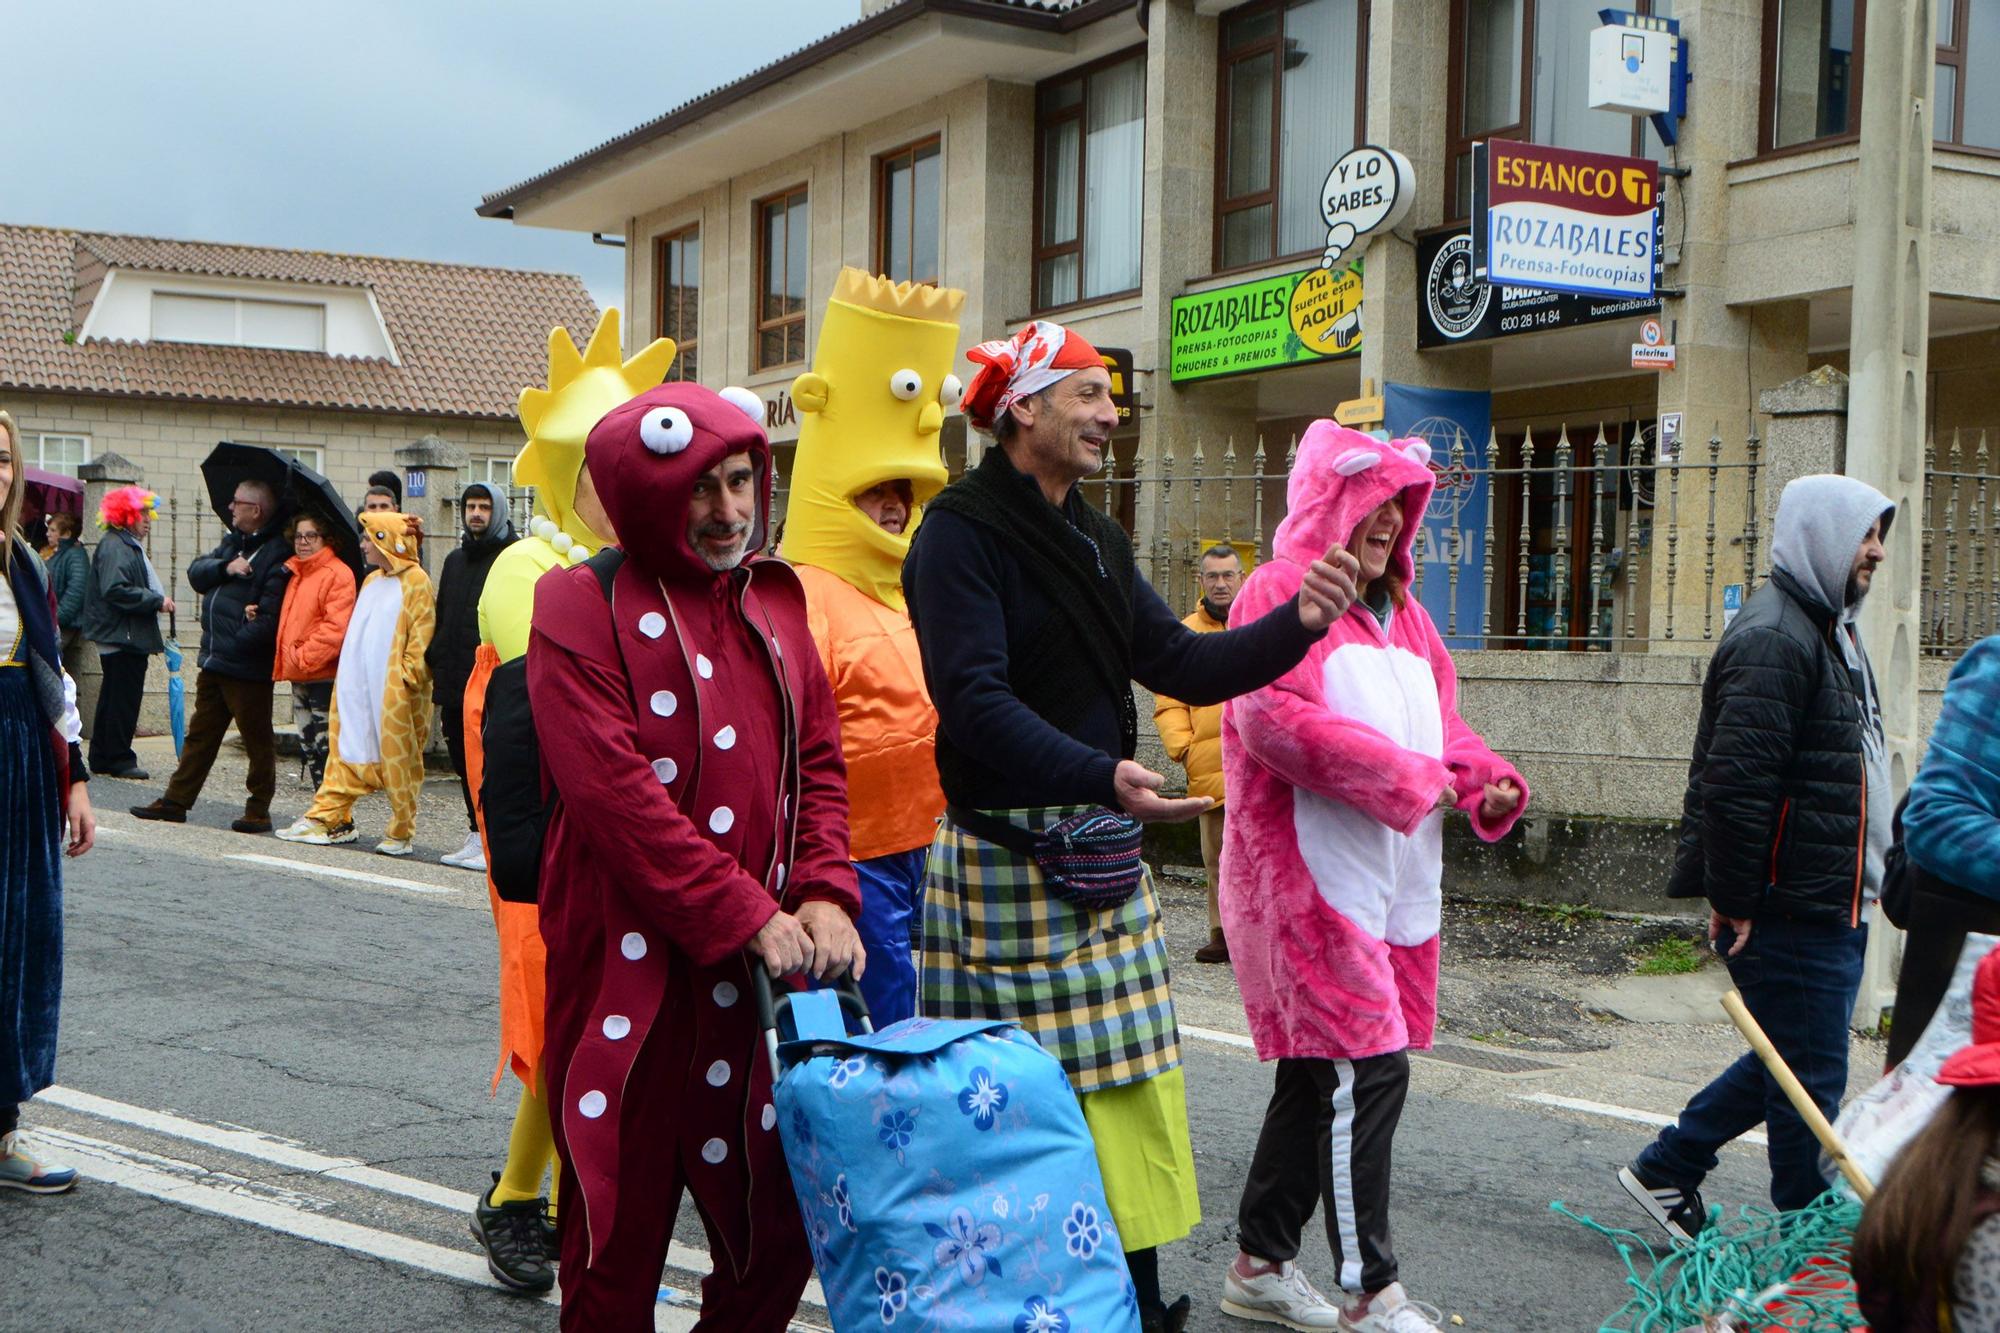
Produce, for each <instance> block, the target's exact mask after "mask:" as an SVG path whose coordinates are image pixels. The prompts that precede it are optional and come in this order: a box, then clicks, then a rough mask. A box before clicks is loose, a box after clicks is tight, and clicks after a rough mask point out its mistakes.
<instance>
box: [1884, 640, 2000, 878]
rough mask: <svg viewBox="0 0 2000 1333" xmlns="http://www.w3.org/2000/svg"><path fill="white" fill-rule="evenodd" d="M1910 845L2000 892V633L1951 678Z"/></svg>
mask: <svg viewBox="0 0 2000 1333" xmlns="http://www.w3.org/2000/svg"><path fill="white" fill-rule="evenodd" d="M1903 846H1904V849H1905V850H1906V851H1908V852H1909V854H1910V857H1911V859H1912V860H1914V861H1915V862H1916V863H1917V864H1918V865H1919V866H1922V867H1923V868H1924V869H1925V870H1928V871H1929V872H1930V873H1931V874H1933V875H1935V876H1937V877H1938V878H1939V879H1941V880H1944V881H1945V882H1947V883H1950V884H1955V885H1957V886H1958V887H1960V888H1962V889H1967V890H1969V891H1971V892H1973V893H1982V894H1985V895H1986V896H1988V897H1990V898H2000V635H1993V636H1990V637H1988V638H1985V639H1981V640H1980V641H1979V642H1978V643H1976V644H1974V645H1973V646H1972V647H1971V649H1969V650H1968V651H1967V652H1966V654H1965V656H1964V657H1961V658H1960V659H1959V660H1958V665H1957V666H1955V667H1953V668H1952V671H1951V679H1950V680H1949V681H1947V682H1946V683H1945V687H1944V711H1943V713H1942V714H1941V715H1940V716H1939V717H1938V723H1937V727H1936V729H1935V730H1933V731H1932V732H1931V742H1930V748H1929V750H1928V751H1926V753H1925V755H1924V762H1923V766H1922V767H1921V768H1919V769H1918V770H1917V777H1916V781H1915V782H1913V783H1911V784H1910V804H1909V806H1908V808H1907V809H1905V810H1904V811H1903Z"/></svg>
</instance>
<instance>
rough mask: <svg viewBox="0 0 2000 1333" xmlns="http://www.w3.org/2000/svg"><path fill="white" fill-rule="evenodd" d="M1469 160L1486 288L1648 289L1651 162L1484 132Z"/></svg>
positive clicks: (1655, 195) (1638, 292)
mask: <svg viewBox="0 0 2000 1333" xmlns="http://www.w3.org/2000/svg"><path fill="white" fill-rule="evenodd" d="M1484 157H1485V165H1484V170H1483V171H1481V170H1479V168H1478V167H1475V168H1474V172H1475V180H1476V181H1478V183H1479V185H1480V187H1481V188H1478V189H1476V190H1475V191H1474V197H1473V219H1472V235H1473V244H1474V246H1475V247H1476V249H1477V251H1478V252H1477V253H1476V254H1475V263H1474V269H1475V273H1476V274H1478V275H1479V276H1483V277H1484V278H1485V280H1486V281H1487V282H1489V283H1492V284H1494V285H1495V286H1510V287H1535V288H1540V289H1541V290H1544V291H1556V292H1577V293H1582V294H1585V295H1591V296H1604V297H1643V298H1649V299H1650V298H1651V297H1652V296H1653V294H1654V290H1655V287H1654V278H1653V274H1654V258H1655V254H1656V249H1655V246H1654V244H1653V239H1654V225H1653V223H1654V211H1655V210H1654V205H1655V203H1656V202H1657V201H1658V199H1659V195H1660V167H1659V164H1658V163H1657V162H1654V161H1653V160H1652V159H1650V158H1644V157H1615V156H1612V155H1611V154H1608V153H1581V152H1577V151H1575V150H1573V149H1568V148H1550V147H1547V146H1545V145H1543V144H1534V143H1517V142H1514V141H1512V140H1507V139H1493V140H1489V141H1488V142H1487V143H1486V144H1485V145H1484Z"/></svg>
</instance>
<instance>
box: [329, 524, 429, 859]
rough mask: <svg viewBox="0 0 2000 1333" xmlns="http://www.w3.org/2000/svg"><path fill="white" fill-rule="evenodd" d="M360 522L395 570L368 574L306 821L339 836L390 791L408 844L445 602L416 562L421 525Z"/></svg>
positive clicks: (393, 829)
mask: <svg viewBox="0 0 2000 1333" xmlns="http://www.w3.org/2000/svg"><path fill="white" fill-rule="evenodd" d="M362 518H363V520H364V522H363V529H364V530H363V534H362V535H363V536H365V537H366V538H367V539H368V541H369V543H370V544H371V545H373V546H374V548H375V549H376V550H377V551H379V552H381V554H382V556H383V557H384V558H385V559H386V560H387V561H388V568H386V569H382V568H377V569H373V570H370V571H369V574H368V578H367V580H366V581H364V582H363V583H362V585H361V592H360V594H359V596H357V597H356V598H355V602H354V614H353V617H352V618H351V619H350V620H349V621H348V623H347V638H346V640H345V641H344V642H343V643H342V644H341V650H340V673H339V675H338V676H336V677H335V679H334V687H333V715H332V721H331V724H330V732H329V735H328V741H327V749H328V755H327V762H326V779H325V781H323V782H321V783H320V785H319V795H318V796H316V797H315V798H314V799H313V803H312V808H311V809H310V810H308V811H306V815H305V817H306V818H307V819H309V820H312V821H314V822H316V823H318V824H320V825H322V826H324V827H325V828H327V829H330V830H332V829H339V828H341V827H342V826H344V825H347V824H350V823H352V822H353V818H354V803H355V802H356V801H357V800H359V799H360V798H361V797H363V796H366V795H367V794H368V793H370V792H375V791H383V792H387V793H388V796H389V828H388V832H387V838H388V839H389V840H390V841H393V842H402V843H407V842H409V841H410V838H411V835H412V834H414V833H415V832H416V827H417V793H418V792H419V791H421V790H422V789H423V785H424V744H425V742H427V741H428V740H429V739H430V730H431V725H430V724H431V717H430V697H431V671H430V667H429V666H428V665H426V664H425V662H424V650H425V649H426V648H428V647H430V643H431V634H432V632H433V631H434V630H435V629H436V628H437V599H436V597H435V595H434V594H433V593H432V590H431V580H430V576H429V575H428V574H426V573H424V569H423V566H422V565H420V564H418V563H417V537H416V525H415V523H414V522H412V521H411V519H410V518H409V516H408V515H406V514H388V513H374V514H364V515H362Z"/></svg>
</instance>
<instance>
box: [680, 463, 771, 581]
mask: <svg viewBox="0 0 2000 1333" xmlns="http://www.w3.org/2000/svg"><path fill="white" fill-rule="evenodd" d="M756 518H757V470H756V467H755V466H754V465H753V464H752V462H751V459H750V455H749V454H748V453H740V454H731V455H729V457H727V458H725V459H723V460H722V461H721V462H720V463H717V464H716V465H715V466H714V467H712V468H710V469H709V470H708V471H706V472H704V473H702V474H701V475H700V476H699V477H697V478H695V483H694V492H693V494H691V495H690V496H689V497H688V512H687V540H688V545H689V546H690V547H692V548H694V553H695V554H696V555H698V556H700V557H701V558H702V561H703V562H704V563H705V564H707V566H708V567H709V568H710V569H712V570H714V571H715V572H716V573H718V574H720V573H724V572H726V571H728V570H731V569H734V568H736V567H737V566H738V565H740V564H742V563H743V557H744V556H745V555H746V554H748V553H749V549H750V528H751V526H752V524H753V523H754V522H755V521H756Z"/></svg>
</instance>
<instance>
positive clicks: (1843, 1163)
mask: <svg viewBox="0 0 2000 1333" xmlns="http://www.w3.org/2000/svg"><path fill="white" fill-rule="evenodd" d="M1722 1007H1723V1008H1724V1009H1725V1010H1727V1011H1728V1012H1729V1017H1730V1019H1731V1021H1733V1022H1734V1023H1735V1024H1736V1030H1737V1031H1738V1032H1741V1033H1742V1034H1743V1039H1744V1040H1745V1041H1747V1042H1749V1043H1750V1049H1751V1050H1753V1051H1755V1052H1757V1058H1758V1059H1760V1060H1762V1061H1763V1062H1764V1068H1766V1069H1768V1070H1770V1071H1771V1077H1772V1078H1774V1079H1776V1080H1777V1081H1778V1086H1779V1087H1781V1088H1783V1089H1784V1090H1785V1096H1786V1097H1788V1098H1790V1099H1791V1103H1792V1109H1793V1110H1795V1111H1797V1112H1798V1113H1799V1119H1801V1120H1803V1121H1805V1122H1806V1128H1807V1129H1810V1130H1811V1131H1812V1132H1813V1137H1814V1138H1816V1139H1818V1140H1819V1142H1820V1146H1821V1147H1822V1148H1825V1149H1826V1153H1827V1156H1829V1157H1831V1158H1832V1159H1833V1164H1834V1165H1835V1166H1837V1167H1839V1168H1840V1174H1841V1175H1843V1176H1846V1177H1847V1183H1848V1184H1850V1185H1852V1186H1854V1192H1855V1194H1856V1195H1858V1196H1859V1197H1860V1199H1861V1202H1863V1203H1867V1202H1868V1201H1869V1200H1870V1199H1872V1198H1873V1197H1875V1183H1874V1182H1873V1181H1871V1180H1869V1179H1868V1173H1867V1172H1865V1171H1863V1170H1862V1169H1861V1168H1860V1166H1859V1165H1857V1164H1856V1163H1855V1161H1854V1159H1853V1158H1852V1157H1851V1156H1849V1155H1848V1152H1847V1140H1845V1139H1843V1138H1841V1137H1840V1131H1839V1130H1837V1129H1835V1128H1834V1127H1833V1126H1832V1125H1830V1124H1828V1123H1827V1121H1826V1117H1825V1116H1824V1115H1822V1114H1821V1113H1820V1109H1819V1105H1818V1103H1816V1102H1814V1101H1813V1099H1812V1095H1811V1094H1810V1093H1808V1092H1807V1091H1806V1090H1805V1085H1804V1084H1802V1083H1800V1082H1799V1076H1798V1075H1797V1074H1794V1073H1793V1072H1792V1067H1791V1066H1790V1065H1788V1064H1786V1063H1785V1057H1784V1056H1782V1055H1779V1054H1778V1048H1777V1047H1775V1046H1773V1045H1772V1044H1771V1039H1770V1038H1769V1037H1767V1036H1765V1035H1764V1029H1763V1028H1762V1027H1761V1026H1760V1025H1759V1024H1758V1022H1757V1020H1756V1019H1755V1018H1752V1017H1751V1016H1750V1009H1749V1006H1747V1005H1745V1004H1744V1003H1743V997H1742V996H1741V995H1739V994H1737V993H1736V992H1735V991H1730V992H1729V993H1728V994H1727V995H1725V996H1723V997H1722Z"/></svg>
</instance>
